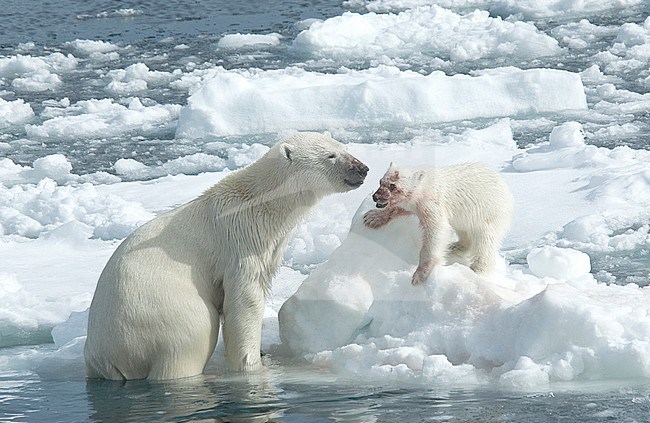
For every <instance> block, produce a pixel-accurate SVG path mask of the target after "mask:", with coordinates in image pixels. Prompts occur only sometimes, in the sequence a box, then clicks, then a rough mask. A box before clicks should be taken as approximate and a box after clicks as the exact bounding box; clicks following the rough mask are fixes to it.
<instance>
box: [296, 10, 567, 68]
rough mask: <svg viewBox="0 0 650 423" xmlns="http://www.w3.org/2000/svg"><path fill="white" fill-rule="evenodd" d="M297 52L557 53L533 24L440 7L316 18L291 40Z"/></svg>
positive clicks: (460, 56)
mask: <svg viewBox="0 0 650 423" xmlns="http://www.w3.org/2000/svg"><path fill="white" fill-rule="evenodd" d="M292 48H293V49H294V50H295V51H297V52H302V53H308V54H310V55H313V56H315V57H328V58H339V59H340V58H346V57H356V58H367V57H371V58H378V57H382V56H388V57H392V58H395V57H409V56H413V55H416V54H422V53H424V54H427V55H431V56H434V57H439V58H442V59H444V60H451V61H453V62H462V61H469V60H478V59H481V58H484V57H491V56H495V55H499V56H502V55H506V56H515V57H518V58H522V59H526V58H533V57H540V56H549V55H554V54H557V53H558V52H559V51H560V48H559V46H558V43H557V41H556V40H555V39H554V38H552V37H549V36H548V35H546V34H544V33H542V32H539V31H538V30H537V28H536V27H535V26H534V25H533V24H530V23H525V22H508V21H504V20H502V19H501V18H494V17H490V14H489V13H488V12H487V11H480V10H475V11H473V12H471V13H469V14H466V15H459V14H456V13H454V12H452V11H451V10H448V9H444V8H442V7H439V6H425V7H419V8H417V9H410V10H406V11H404V12H401V13H399V14H376V13H374V12H370V13H366V14H358V13H351V12H346V13H344V14H343V15H341V16H337V17H334V18H330V19H327V20H326V21H323V22H315V23H313V24H312V25H311V27H310V28H309V29H307V30H305V31H302V32H301V33H300V34H298V36H297V37H296V39H295V40H294V42H293V45H292Z"/></svg>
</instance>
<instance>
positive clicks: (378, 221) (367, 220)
mask: <svg viewBox="0 0 650 423" xmlns="http://www.w3.org/2000/svg"><path fill="white" fill-rule="evenodd" d="M389 220H390V217H389V215H388V213H386V212H384V211H383V210H370V211H368V212H366V214H364V215H363V224H364V225H366V226H367V227H369V228H371V229H377V228H381V227H382V226H384V225H385V224H387V223H388V221H389Z"/></svg>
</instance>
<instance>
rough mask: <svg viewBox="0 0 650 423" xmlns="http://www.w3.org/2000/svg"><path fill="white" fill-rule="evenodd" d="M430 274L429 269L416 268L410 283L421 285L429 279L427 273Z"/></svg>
mask: <svg viewBox="0 0 650 423" xmlns="http://www.w3.org/2000/svg"><path fill="white" fill-rule="evenodd" d="M430 274H431V270H425V269H422V268H420V267H418V268H417V270H416V271H415V273H413V279H411V284H412V285H414V286H415V285H422V284H423V283H425V282H426V281H427V279H429V275H430Z"/></svg>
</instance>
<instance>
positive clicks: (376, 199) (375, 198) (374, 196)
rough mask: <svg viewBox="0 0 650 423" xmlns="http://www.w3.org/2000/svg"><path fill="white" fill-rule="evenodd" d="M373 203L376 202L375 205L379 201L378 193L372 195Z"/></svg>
mask: <svg viewBox="0 0 650 423" xmlns="http://www.w3.org/2000/svg"><path fill="white" fill-rule="evenodd" d="M372 201H374V202H375V203H376V202H377V201H379V197H377V193H374V194H372Z"/></svg>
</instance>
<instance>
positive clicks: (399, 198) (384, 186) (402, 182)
mask: <svg viewBox="0 0 650 423" xmlns="http://www.w3.org/2000/svg"><path fill="white" fill-rule="evenodd" d="M423 177H424V172H423V171H421V170H419V171H418V170H411V169H399V168H397V166H395V165H394V164H393V163H391V164H390V166H389V167H388V170H387V171H386V173H385V174H384V176H383V177H382V178H381V180H380V181H379V189H377V191H375V193H374V194H373V195H372V201H374V202H375V205H376V206H377V208H378V209H383V208H384V207H393V206H398V205H399V206H400V207H405V206H408V205H409V204H410V202H411V200H412V199H413V192H414V191H415V189H416V188H417V187H418V185H419V184H420V181H421V180H422V178H423Z"/></svg>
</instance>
